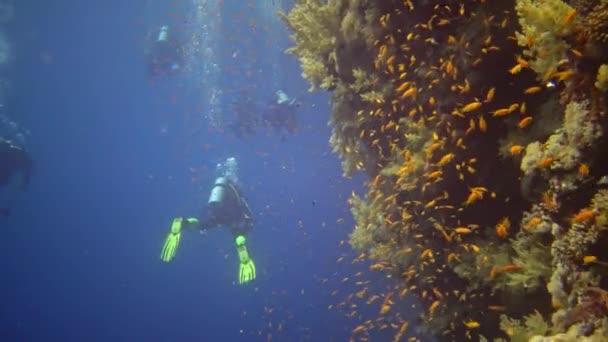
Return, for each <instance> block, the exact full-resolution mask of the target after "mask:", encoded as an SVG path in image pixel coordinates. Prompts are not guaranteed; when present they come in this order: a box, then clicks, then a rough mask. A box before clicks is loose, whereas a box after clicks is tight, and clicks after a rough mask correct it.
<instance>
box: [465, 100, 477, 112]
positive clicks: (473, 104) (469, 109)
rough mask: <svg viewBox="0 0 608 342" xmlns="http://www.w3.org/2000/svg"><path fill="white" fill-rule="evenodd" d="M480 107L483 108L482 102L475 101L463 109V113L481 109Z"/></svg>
mask: <svg viewBox="0 0 608 342" xmlns="http://www.w3.org/2000/svg"><path fill="white" fill-rule="evenodd" d="M480 107H481V102H479V101H474V102H471V103H469V104H467V105H466V106H464V107H462V112H463V113H469V112H472V111H474V110H477V109H479V108H480Z"/></svg>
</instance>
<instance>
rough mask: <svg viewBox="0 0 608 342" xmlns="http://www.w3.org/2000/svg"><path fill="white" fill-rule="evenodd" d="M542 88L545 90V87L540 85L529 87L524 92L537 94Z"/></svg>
mask: <svg viewBox="0 0 608 342" xmlns="http://www.w3.org/2000/svg"><path fill="white" fill-rule="evenodd" d="M541 90H543V88H541V87H539V86H534V87H529V88H527V89H526V90H524V94H527V95H530V94H536V93H538V92H539V91H541Z"/></svg>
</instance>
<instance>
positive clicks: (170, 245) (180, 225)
mask: <svg viewBox="0 0 608 342" xmlns="http://www.w3.org/2000/svg"><path fill="white" fill-rule="evenodd" d="M237 172H238V164H237V161H236V159H235V158H227V159H226V161H225V162H224V163H221V164H218V173H219V175H218V177H217V178H216V179H215V183H214V185H213V188H212V189H211V193H210V195H209V201H208V202H207V215H206V217H204V218H201V219H200V220H199V219H197V218H195V217H176V218H174V219H173V223H172V224H171V230H170V231H169V234H168V235H167V238H166V239H165V243H164V246H163V249H162V252H161V256H160V258H161V260H162V261H164V262H170V261H171V260H173V258H174V257H175V254H176V252H177V248H178V246H179V242H180V240H181V234H182V231H183V230H184V229H187V230H193V229H199V230H201V231H206V230H207V229H209V228H214V227H226V228H229V229H230V231H231V232H232V235H233V237H234V242H235V244H236V250H237V252H238V255H239V261H240V267H239V284H247V283H249V282H251V281H253V280H254V279H255V278H256V269H255V264H254V263H253V260H251V258H250V256H249V252H248V251H247V247H246V246H245V243H246V241H247V239H246V238H245V235H247V234H248V233H249V231H251V229H252V228H253V215H252V213H251V210H250V209H249V205H248V204H247V202H246V201H245V198H243V196H242V194H241V190H240V189H239V187H238V186H237V183H238V178H237Z"/></svg>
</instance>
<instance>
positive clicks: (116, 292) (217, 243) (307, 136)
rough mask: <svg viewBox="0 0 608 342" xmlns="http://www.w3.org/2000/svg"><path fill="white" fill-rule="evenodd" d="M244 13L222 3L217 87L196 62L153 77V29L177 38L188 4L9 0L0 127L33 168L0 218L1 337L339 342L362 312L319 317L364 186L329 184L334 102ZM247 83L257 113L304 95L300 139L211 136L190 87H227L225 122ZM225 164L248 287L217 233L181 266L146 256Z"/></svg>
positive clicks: (347, 289) (192, 209)
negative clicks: (234, 162) (233, 172)
mask: <svg viewBox="0 0 608 342" xmlns="http://www.w3.org/2000/svg"><path fill="white" fill-rule="evenodd" d="M260 3H263V2H260ZM216 4H218V3H216ZM248 4H253V5H254V6H255V5H256V2H255V1H252V2H249V3H247V2H241V1H236V0H234V1H228V0H225V1H223V2H221V4H219V5H221V16H222V17H221V19H222V23H223V30H224V32H223V33H222V35H216V38H218V37H220V38H221V39H219V41H218V42H217V43H218V46H220V48H219V49H220V51H215V52H214V53H216V56H218V55H219V57H217V60H218V61H220V62H221V65H220V70H221V72H220V73H219V77H218V73H216V74H215V76H214V77H216V79H213V80H205V79H201V75H202V74H203V72H204V70H203V69H204V66H203V65H202V64H197V63H203V62H202V61H196V60H191V61H190V63H191V67H192V71H191V73H184V74H182V75H178V76H177V77H173V78H167V79H160V80H156V81H153V82H152V81H150V80H149V79H148V78H147V77H146V74H145V68H144V61H145V58H144V51H145V49H146V44H147V43H149V36H150V32H152V31H154V30H155V29H156V28H157V27H158V25H159V24H163V23H164V22H171V23H172V24H173V25H175V26H178V25H179V24H180V21H181V23H182V24H183V26H182V29H183V34H184V35H186V36H187V35H188V34H189V32H191V31H189V30H191V29H195V28H196V27H198V26H197V25H198V24H199V23H196V22H195V23H193V22H192V21H191V20H190V19H187V18H189V16H188V12H187V11H188V8H191V7H192V2H191V1H178V2H160V1H142V0H133V1H118V0H110V1H92V0H81V1H69V0H51V1H34V0H29V1H25V0H24V1H19V4H18V6H17V10H16V12H15V20H14V21H13V22H12V23H10V24H8V25H7V26H6V30H7V32H8V34H9V37H10V39H11V41H12V43H13V46H12V47H13V49H14V55H15V58H14V61H13V62H12V63H11V65H10V69H9V70H4V71H3V77H7V78H10V80H11V83H12V85H13V86H12V88H13V89H12V92H11V100H10V101H9V103H10V111H11V113H12V114H11V115H12V117H13V119H14V120H16V121H17V122H19V124H20V125H21V126H22V127H23V129H27V130H29V131H30V132H31V135H30V136H28V140H27V148H28V149H29V150H30V151H31V155H32V158H33V159H34V163H35V170H34V174H33V177H32V182H31V184H30V186H29V188H28V189H27V191H26V192H25V193H23V194H20V195H19V198H18V199H16V200H15V201H14V204H13V208H12V210H13V214H12V216H11V217H9V218H7V219H4V220H2V221H1V222H0V228H1V231H0V234H2V237H3V239H2V247H1V249H0V250H1V251H2V256H1V257H0V271H1V272H2V277H1V278H0V279H1V280H2V281H1V282H0V293H1V295H0V298H1V300H2V305H0V341H204V340H205V341H222V340H226V341H229V340H230V341H232V340H234V341H255V340H260V341H266V340H268V338H269V335H271V339H272V340H273V341H300V340H302V341H309V340H310V341H331V340H336V341H343V340H347V339H348V338H349V336H350V332H351V331H352V329H353V327H354V326H355V325H356V324H357V319H347V318H345V317H344V314H343V312H342V313H340V312H337V311H336V310H328V309H327V306H328V305H330V304H334V305H335V304H337V302H338V301H340V300H343V298H344V297H345V296H346V295H347V294H348V293H351V292H353V291H355V290H356V288H355V287H354V285H350V283H346V284H341V282H340V279H341V278H342V277H344V276H348V275H352V273H353V272H354V271H356V270H357V269H355V268H352V266H350V263H349V260H350V259H347V262H345V263H344V264H341V265H337V264H336V262H335V260H336V259H337V258H338V257H340V256H341V255H347V256H348V257H353V256H355V255H354V252H352V251H350V250H349V247H348V244H345V245H344V246H342V247H339V246H338V242H339V241H340V240H348V233H349V231H350V230H351V228H352V225H353V220H352V218H351V216H350V213H349V208H348V204H347V202H346V200H347V198H348V197H349V196H350V193H351V191H353V190H354V191H358V192H360V191H361V189H362V188H361V186H362V185H361V184H362V180H363V176H362V175H360V176H358V177H356V179H354V180H348V179H344V178H342V176H341V174H342V171H341V167H340V161H339V160H338V158H337V157H336V156H335V155H333V154H332V153H331V148H330V146H329V144H328V139H329V136H330V127H328V126H327V121H328V120H329V113H330V108H329V104H328V103H329V96H328V95H327V94H324V93H315V94H309V93H308V92H307V88H308V84H307V82H306V81H304V80H303V79H301V77H300V69H299V65H298V62H297V60H295V59H294V58H293V57H291V56H286V55H283V54H281V53H280V50H282V49H284V48H286V47H287V46H288V44H289V40H288V34H289V33H288V32H287V31H286V30H285V29H284V28H282V27H281V26H280V25H277V24H276V23H272V22H271V21H269V19H268V18H266V17H263V16H261V15H260V13H259V12H252V11H249V10H248V7H247V6H248ZM283 5H284V6H285V7H289V4H283ZM250 12H251V13H250ZM188 20H190V21H188ZM265 24H268V26H269V29H268V30H267V31H263V30H261V29H259V28H260V27H263V26H264V25H265ZM252 25H253V26H256V27H257V28H258V29H257V31H256V33H255V34H254V33H253V32H251V30H252V29H251V26H252ZM278 27H280V28H281V31H277V28H278ZM215 29H217V30H219V29H220V28H215ZM248 29H249V30H248ZM207 30H208V31H210V32H213V30H214V28H207ZM277 51H278V52H279V53H278V54H277ZM234 52H237V53H236V56H235V57H233V56H232V54H233V53H234ZM201 70H202V71H201ZM247 71H251V73H249V74H247ZM271 76H272V77H271ZM201 84H203V85H201ZM245 85H247V86H251V85H256V86H257V87H255V88H253V89H255V90H254V91H252V93H253V94H254V96H255V97H256V99H257V100H258V101H260V102H266V101H267V100H268V99H269V98H271V97H272V94H273V93H274V91H275V90H276V89H275V88H277V87H279V88H282V89H284V90H286V91H287V92H288V93H291V94H294V95H295V96H297V97H299V98H300V99H301V100H302V101H303V103H304V104H303V106H302V108H301V109H300V110H299V112H298V120H299V132H298V133H297V134H296V135H293V136H292V135H288V136H286V137H283V136H282V135H280V134H275V133H273V132H272V131H267V130H263V131H260V132H258V134H257V136H256V137H255V139H253V140H250V141H247V142H243V141H240V140H238V139H236V138H235V137H234V136H233V135H232V134H230V132H227V131H223V130H221V129H217V128H213V127H210V125H209V123H208V122H207V120H208V116H206V113H209V111H210V110H211V109H210V106H209V105H208V103H207V102H205V99H204V98H202V95H201V94H208V92H209V89H210V87H213V88H214V89H220V90H222V94H223V95H222V96H223V101H224V103H222V104H220V105H219V106H221V107H222V108H221V110H222V111H223V112H225V113H229V111H230V105H229V104H228V102H229V101H231V100H232V99H234V98H235V97H236V96H237V94H238V91H239V89H240V87H242V86H245ZM218 109H220V108H219V107H218ZM226 115H228V114H226ZM282 138H284V139H282ZM229 156H234V157H236V158H238V160H239V161H240V167H241V170H240V178H241V181H242V183H243V191H244V194H245V196H246V197H247V198H248V200H249V203H250V205H251V207H252V209H253V211H254V213H255V215H256V225H255V227H254V230H253V231H252V233H251V234H250V236H249V241H248V247H249V250H250V253H251V256H252V257H253V259H254V260H255V262H256V264H257V269H258V277H257V280H256V281H255V282H254V283H253V284H251V285H247V286H239V285H237V284H235V281H236V279H237V272H238V258H237V255H236V251H235V250H234V248H233V242H232V238H231V236H230V234H229V233H228V232H227V231H224V230H216V231H211V232H209V234H208V235H207V236H203V235H199V234H198V233H191V234H185V236H184V237H183V239H182V244H181V246H180V249H179V252H178V255H177V257H176V259H175V260H174V261H173V262H171V263H169V264H163V263H161V261H160V260H159V254H160V249H161V246H162V243H163V240H164V238H165V235H166V233H167V230H168V228H169V223H170V222H171V220H172V218H173V217H175V216H178V215H183V216H185V215H188V216H198V215H199V214H200V212H201V210H202V208H203V206H204V204H205V200H206V197H207V194H208V191H209V188H210V183H211V182H212V181H213V179H214V177H215V174H214V168H215V165H216V163H218V162H219V161H221V160H223V159H224V158H226V157H229ZM339 218H344V223H342V224H337V223H336V221H337V220H338V219H339ZM189 233H190V232H189ZM323 278H329V281H328V283H327V284H323V283H322V281H321V279H323ZM336 289H338V290H339V291H340V295H338V296H336V297H332V296H331V295H330V293H331V292H332V291H333V290H336ZM374 310H375V309H374ZM270 311H272V313H271V312H270Z"/></svg>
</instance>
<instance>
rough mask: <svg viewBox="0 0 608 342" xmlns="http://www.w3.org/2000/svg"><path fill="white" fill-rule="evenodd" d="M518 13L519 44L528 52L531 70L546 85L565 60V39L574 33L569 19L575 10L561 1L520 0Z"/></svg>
mask: <svg viewBox="0 0 608 342" xmlns="http://www.w3.org/2000/svg"><path fill="white" fill-rule="evenodd" d="M515 9H516V10H517V14H518V18H519V24H520V25H521V28H522V32H516V37H517V42H518V44H519V45H520V46H522V47H525V48H526V49H525V50H524V54H525V55H526V56H528V57H529V58H531V61H530V67H531V68H532V69H533V70H534V71H536V73H537V74H538V76H539V78H541V79H542V80H544V81H546V80H547V75H549V76H550V75H551V73H553V72H556V71H557V67H558V65H559V63H560V61H561V60H563V59H564V58H566V52H567V50H568V48H569V45H568V43H566V41H565V40H564V39H563V38H565V37H567V36H568V35H570V34H571V33H572V30H573V27H574V23H573V21H572V20H568V19H567V18H568V17H569V16H571V15H572V13H573V11H574V9H573V8H572V7H570V6H569V5H568V4H566V3H565V2H564V1H562V0H517V3H516V6H515Z"/></svg>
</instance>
